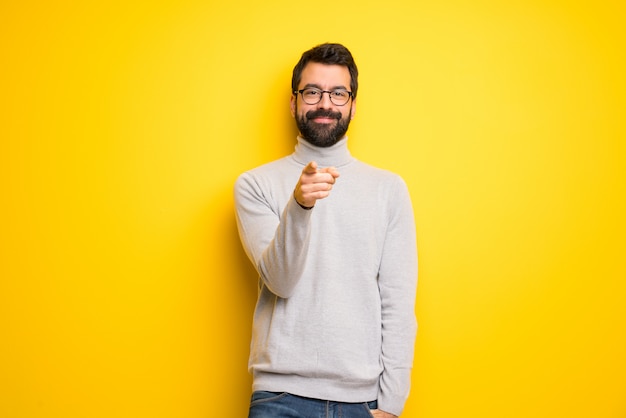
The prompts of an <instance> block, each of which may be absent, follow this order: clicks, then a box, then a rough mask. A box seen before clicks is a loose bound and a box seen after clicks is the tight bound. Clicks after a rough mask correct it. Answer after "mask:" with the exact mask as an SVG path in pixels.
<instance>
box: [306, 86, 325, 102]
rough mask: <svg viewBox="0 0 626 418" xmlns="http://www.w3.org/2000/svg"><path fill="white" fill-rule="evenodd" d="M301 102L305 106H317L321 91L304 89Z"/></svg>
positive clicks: (320, 98)
mask: <svg viewBox="0 0 626 418" xmlns="http://www.w3.org/2000/svg"><path fill="white" fill-rule="evenodd" d="M302 100H304V103H306V104H317V103H319V101H320V100H322V91H321V90H318V89H304V90H302Z"/></svg>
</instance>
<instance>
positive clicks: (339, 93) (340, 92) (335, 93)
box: [330, 90, 348, 99]
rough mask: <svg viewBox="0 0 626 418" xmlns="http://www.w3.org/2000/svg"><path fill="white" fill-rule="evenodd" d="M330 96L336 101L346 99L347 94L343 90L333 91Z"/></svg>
mask: <svg viewBox="0 0 626 418" xmlns="http://www.w3.org/2000/svg"><path fill="white" fill-rule="evenodd" d="M330 94H331V95H332V96H333V97H336V98H337V99H346V98H347V97H348V92H347V91H345V90H334V91H332V92H331V93H330Z"/></svg>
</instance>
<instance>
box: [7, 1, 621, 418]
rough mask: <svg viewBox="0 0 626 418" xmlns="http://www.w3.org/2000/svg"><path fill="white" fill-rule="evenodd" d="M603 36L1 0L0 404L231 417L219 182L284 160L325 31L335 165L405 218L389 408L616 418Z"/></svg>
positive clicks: (343, 6) (237, 329) (467, 7)
mask: <svg viewBox="0 0 626 418" xmlns="http://www.w3.org/2000/svg"><path fill="white" fill-rule="evenodd" d="M625 25H626V9H625V6H624V2H623V1H622V0H615V1H608V0H596V1H591V0H590V1H586V2H577V1H572V0H568V1H550V0H547V1H546V0H528V1H518V2H507V1H496V0H493V1H491V0H477V1H467V2H464V1H460V0H458V1H455V0H424V1H412V0H404V1H401V0H390V1H385V2H374V1H364V0H344V1H340V2H322V3H319V2H317V3H315V2H309V3H303V2H294V1H287V0H277V1H269V2H262V1H258V2H253V1H250V2H240V1H225V2H217V1H212V2H211V1H193V0H189V1H171V2H148V1H144V2H139V1H111V2H97V3H93V2H69V1H62V2H46V1H15V2H8V1H5V2H3V4H2V5H1V6H0V54H1V55H0V56H1V65H0V76H1V77H0V86H1V88H0V99H1V100H0V193H1V194H0V416H1V417H7V418H24V417H46V418H57V417H58V418H61V417H63V418H79V417H81V418H82V417H86V418H100V417H103V418H104V417H107V418H109V417H117V418H123V417H129V418H130V417H132V418H136V417H151V418H160V417H163V418H165V417H181V418H194V417H197V418H200V417H208V416H218V415H219V416H227V417H230V416H232V417H236V416H245V413H246V411H247V404H248V397H249V385H250V378H249V376H248V374H247V371H246V362H247V352H248V342H249V336H250V317H251V313H252V309H253V304H254V300H255V287H254V286H255V285H254V282H255V275H254V271H253V269H252V267H251V265H250V263H249V262H248V260H247V259H246V258H245V255H244V254H243V251H242V250H241V248H240V245H239V241H238V237H237V234H236V228H235V223H234V219H233V200H232V196H231V190H232V184H233V182H234V180H235V178H236V176H237V175H238V174H239V173H240V172H242V171H244V170H246V169H248V168H251V167H254V166H256V165H258V164H261V163H264V162H267V161H269V160H271V159H274V158H277V157H280V156H282V155H284V154H286V153H288V152H290V151H291V149H292V147H293V143H294V136H295V130H294V127H293V123H292V120H291V118H290V115H289V107H288V100H289V83H290V70H291V68H292V66H293V65H294V64H295V62H296V61H297V59H298V58H299V56H300V53H301V52H302V51H303V50H304V49H307V48H309V47H311V46H313V45H315V44H317V43H320V42H324V41H337V42H342V43H344V44H346V45H347V46H348V47H349V48H350V49H351V50H352V52H353V53H354V55H355V57H356V59H357V63H358V65H359V67H360V70H361V89H360V93H359V96H360V97H359V98H358V103H359V107H358V112H357V116H356V119H355V120H354V122H353V124H352V126H351V130H350V138H351V140H350V141H351V148H352V151H353V154H355V155H356V156H357V157H358V158H360V159H362V160H365V161H367V162H370V163H372V164H375V165H378V166H381V167H385V168H388V169H391V170H394V171H396V172H398V173H400V174H402V175H403V176H404V178H405V179H406V181H407V183H408V184H409V187H410V191H411V194H412V198H413V200H414V205H415V210H416V211H415V217H416V221H417V225H418V239H419V246H420V281H419V290H418V299H417V300H418V304H419V306H418V308H417V315H418V319H419V322H420V330H419V337H418V340H417V345H416V354H417V355H416V361H415V370H414V379H413V390H412V394H411V397H410V399H409V401H408V404H407V408H406V411H405V414H404V416H406V417H424V418H447V417H450V418H452V417H455V418H456V417H464V418H472V417H476V418H485V417H535V418H537V417H540V418H543V417H545V418H548V417H550V418H553V417H581V418H583V417H585V418H588V417H595V418H598V417H599V418H609V417H611V418H617V417H625V416H626V355H625V354H626V308H625V306H626V303H624V299H625V297H626V280H625V279H626V240H625V238H624V237H625V236H626V221H625V220H624V214H625V213H626V198H625V196H626V172H625V171H626V169H625V165H624V164H625V162H624V160H625V157H626V146H625V141H626V122H625V120H626V119H625V116H626V115H625V112H624V111H625V110H626V104H625V103H626V102H625V101H626V82H625V81H624V80H625V78H624V74H626V54H625V52H624V51H626V33H625V29H624V27H625ZM294 181H295V179H294ZM215 411H221V413H220V414H218V413H215Z"/></svg>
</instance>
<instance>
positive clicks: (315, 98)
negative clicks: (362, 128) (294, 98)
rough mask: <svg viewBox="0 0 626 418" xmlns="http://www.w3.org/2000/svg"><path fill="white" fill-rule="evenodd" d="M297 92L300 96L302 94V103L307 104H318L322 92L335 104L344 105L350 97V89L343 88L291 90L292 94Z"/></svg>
mask: <svg viewBox="0 0 626 418" xmlns="http://www.w3.org/2000/svg"><path fill="white" fill-rule="evenodd" d="M298 93H300V96H302V100H303V101H304V103H306V104H309V105H314V104H318V103H319V102H321V101H322V97H323V96H324V93H328V97H329V98H330V102H331V103H332V104H334V105H335V106H343V105H345V104H346V103H348V101H349V100H350V98H351V97H352V92H351V91H348V90H343V89H337V90H332V91H328V90H320V89H316V88H315V87H307V88H306V89H302V90H297V91H294V92H293V94H296V95H297V94H298Z"/></svg>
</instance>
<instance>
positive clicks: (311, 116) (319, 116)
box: [306, 111, 341, 124]
mask: <svg viewBox="0 0 626 418" xmlns="http://www.w3.org/2000/svg"><path fill="white" fill-rule="evenodd" d="M306 116H307V119H308V120H310V121H312V122H315V123H319V124H329V123H333V122H336V121H338V120H340V119H341V113H335V112H327V111H314V112H309V113H308V114H307V115H306Z"/></svg>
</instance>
